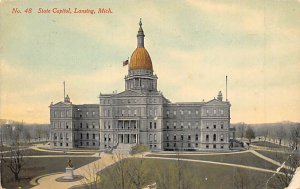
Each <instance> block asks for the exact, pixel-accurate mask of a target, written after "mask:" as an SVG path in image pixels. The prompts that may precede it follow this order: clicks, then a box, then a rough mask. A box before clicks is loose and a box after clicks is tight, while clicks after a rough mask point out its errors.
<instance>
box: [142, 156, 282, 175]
mask: <svg viewBox="0 0 300 189" xmlns="http://www.w3.org/2000/svg"><path fill="white" fill-rule="evenodd" d="M144 158H146V159H163V160H173V161H178V158H165V157H144ZM179 160H180V161H187V162H198V163H208V164H215V165H226V166H231V167H239V168H245V169H250V170H255V171H262V172H269V173H276V171H274V170H270V169H263V168H258V167H252V166H247V165H239V164H232V163H222V162H215V161H206V160H195V159H183V158H179Z"/></svg>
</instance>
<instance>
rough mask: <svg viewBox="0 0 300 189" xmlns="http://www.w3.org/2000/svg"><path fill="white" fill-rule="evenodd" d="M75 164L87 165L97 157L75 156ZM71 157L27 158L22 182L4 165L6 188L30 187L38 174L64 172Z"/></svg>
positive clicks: (3, 178)
mask: <svg viewBox="0 0 300 189" xmlns="http://www.w3.org/2000/svg"><path fill="white" fill-rule="evenodd" d="M71 159H72V162H73V165H74V167H75V169H76V168H78V167H81V166H83V165H86V164H88V163H90V162H93V161H95V160H97V159H98V158H96V157H86V158H82V157H73V158H71ZM68 160H69V158H66V157H53V158H25V165H24V168H23V169H22V170H21V173H20V178H22V179H21V182H20V183H17V182H15V181H14V176H13V174H12V173H11V172H10V170H9V168H7V167H6V166H4V165H2V182H3V185H2V186H3V187H4V188H9V189H14V188H17V187H18V186H22V188H30V187H31V186H30V184H29V182H30V180H31V179H32V178H34V177H36V176H39V175H44V174H49V173H55V172H64V171H65V167H66V165H67V162H68Z"/></svg>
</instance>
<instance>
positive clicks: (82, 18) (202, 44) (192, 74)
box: [0, 0, 300, 123]
mask: <svg viewBox="0 0 300 189" xmlns="http://www.w3.org/2000/svg"><path fill="white" fill-rule="evenodd" d="M13 8H18V9H20V10H21V11H22V13H21V14H13V13H12V9H13ZM26 8H31V9H32V12H31V13H30V14H29V13H28V14H27V13H25V12H24V11H25V10H26ZM39 8H43V9H47V8H49V9H50V10H51V11H52V9H53V8H58V9H63V8H71V10H73V9H74V8H78V9H87V8H89V9H96V10H98V8H110V9H111V10H112V14H54V13H50V14H38V13H37V12H38V9H39ZM0 16H1V17H0V34H1V35H0V118H1V119H11V120H16V121H21V120H24V122H28V123H49V105H50V103H51V102H54V103H56V102H59V101H62V100H63V81H65V82H66V92H67V94H69V96H70V98H71V101H72V102H73V103H74V104H89V103H93V104H97V103H99V99H98V96H99V94H100V92H102V93H111V92H112V91H115V90H117V91H118V92H121V91H123V90H124V76H125V75H126V74H127V71H128V68H127V67H126V66H125V67H123V66H122V61H124V60H126V59H127V58H128V57H130V56H131V54H132V52H133V51H134V49H135V48H136V34H137V31H138V22H139V19H140V18H142V21H143V29H144V33H145V48H146V49H147V50H148V52H149V54H150V56H151V59H152V64H153V68H154V72H155V74H157V76H158V88H159V90H160V91H162V92H163V94H164V96H165V97H167V98H168V99H170V100H171V101H172V102H197V101H202V100H203V99H204V100H205V101H209V100H211V99H213V98H214V97H216V96H217V94H218V91H219V90H221V91H222V92H223V94H224V95H225V77H226V75H228V99H229V101H230V102H231V105H232V106H231V122H233V123H236V122H246V123H267V122H278V121H286V120H289V121H297V122H299V121H300V53H299V52H300V19H299V18H300V1H298V0H294V1H292V0H290V1H288V0H284V1H283V0H282V1H280V0H265V1H261V0H251V1H250V0H248V1H247V0H245V1H239V0H224V1H221V0H216V1H208V0H199V1H196V0H185V1H183V0H182V1H178V0H175V1H171V0H170V1H167V0H166V1H158V0H156V1H155V0H154V1H150V0H149V1H146V0H144V1H137V0H129V1H126V2H125V1H121V0H114V1H113V0H101V1H100V0H94V1H92V0H85V1H79V0H78V1H76V0H24V1H13V0H1V1H0Z"/></svg>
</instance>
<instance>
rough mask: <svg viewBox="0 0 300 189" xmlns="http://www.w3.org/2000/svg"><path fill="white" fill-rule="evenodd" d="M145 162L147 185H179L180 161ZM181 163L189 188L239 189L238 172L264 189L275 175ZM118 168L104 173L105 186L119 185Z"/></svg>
mask: <svg viewBox="0 0 300 189" xmlns="http://www.w3.org/2000/svg"><path fill="white" fill-rule="evenodd" d="M123 161H128V162H131V163H129V164H130V165H132V163H134V162H137V161H139V160H138V159H127V160H123ZM143 161H144V163H143V165H144V166H143V167H144V171H145V173H146V175H145V176H146V178H147V184H152V183H154V182H156V183H165V184H167V185H168V188H170V189H173V188H177V187H178V179H177V178H178V172H177V169H176V167H177V163H178V162H177V161H170V160H157V159H144V160H143ZM181 163H182V164H181V166H182V178H183V182H184V183H186V184H187V185H188V186H189V187H188V186H187V187H185V188H192V189H194V188H195V189H196V188H197V189H210V188H213V189H235V187H234V184H235V183H236V182H237V180H238V179H237V178H236V177H237V175H239V176H241V177H243V178H244V184H246V185H247V188H250V189H251V188H256V189H259V188H264V185H265V182H266V180H267V179H268V178H269V177H270V176H271V175H272V173H266V172H259V171H253V170H247V169H240V168H235V167H230V166H220V165H214V164H206V163H196V162H181ZM116 167H117V166H116V165H113V166H110V167H108V168H106V169H105V170H103V171H102V172H101V173H100V177H102V178H103V182H102V188H106V189H112V188H116V185H113V184H114V183H116V182H118V179H119V178H120V177H118V176H116V175H114V174H113V173H114V172H116ZM130 167H132V166H130ZM127 171H128V170H127ZM129 171H130V169H129ZM126 175H127V174H126ZM112 180H113V181H114V182H113V183H112V182H111V181H112ZM126 183H127V182H126ZM103 186H104V187H103ZM73 188H74V189H75V188H76V189H78V188H85V187H84V186H81V187H73ZM125 188H127V189H132V188H134V187H133V186H132V185H130V184H127V185H126V187H125Z"/></svg>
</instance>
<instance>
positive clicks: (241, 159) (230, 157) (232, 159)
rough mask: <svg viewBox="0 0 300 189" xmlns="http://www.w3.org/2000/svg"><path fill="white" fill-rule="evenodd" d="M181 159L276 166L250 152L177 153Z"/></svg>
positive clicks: (264, 166)
mask: <svg viewBox="0 0 300 189" xmlns="http://www.w3.org/2000/svg"><path fill="white" fill-rule="evenodd" d="M148 156H149V157H170V158H178V156H177V155H176V154H174V155H159V154H150V155H148ZM179 157H180V158H183V159H195V160H205V161H214V162H222V163H231V164H239V165H247V166H253V167H259V168H264V169H271V170H275V169H276V168H277V167H278V166H276V165H274V164H272V163H269V162H267V161H265V160H263V159H261V158H259V157H257V156H255V155H253V154H252V153H250V152H246V153H238V154H222V155H192V154H191V155H179Z"/></svg>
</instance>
